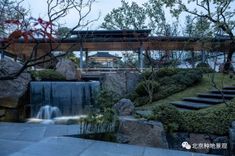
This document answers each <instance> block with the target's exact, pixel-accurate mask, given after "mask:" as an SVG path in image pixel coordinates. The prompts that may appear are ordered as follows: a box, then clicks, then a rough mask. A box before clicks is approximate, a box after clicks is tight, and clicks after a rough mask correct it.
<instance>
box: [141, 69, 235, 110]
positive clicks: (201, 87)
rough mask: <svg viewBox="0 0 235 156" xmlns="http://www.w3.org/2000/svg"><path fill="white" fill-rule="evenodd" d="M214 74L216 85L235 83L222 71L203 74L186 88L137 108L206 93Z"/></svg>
mask: <svg viewBox="0 0 235 156" xmlns="http://www.w3.org/2000/svg"><path fill="white" fill-rule="evenodd" d="M213 76H214V82H215V83H216V85H217V87H219V88H222V87H223V86H232V85H233V84H235V78H229V75H225V74H222V73H215V74H211V73H210V74H204V75H203V79H202V81H201V82H200V83H199V84H197V85H195V86H193V87H190V88H187V89H186V90H184V91H182V92H179V93H176V94H173V95H171V96H169V97H167V98H165V99H162V100H158V101H155V102H153V103H152V104H148V105H144V106H142V107H139V108H137V109H140V110H142V109H144V110H146V109H151V108H153V107H154V106H156V105H158V104H169V103H170V102H172V101H180V100H181V99H182V98H184V97H195V96H197V94H198V93H206V92H208V91H209V90H213V89H215V88H213V85H212V77H213Z"/></svg>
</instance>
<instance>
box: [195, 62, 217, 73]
mask: <svg viewBox="0 0 235 156" xmlns="http://www.w3.org/2000/svg"><path fill="white" fill-rule="evenodd" d="M196 69H197V70H198V71H200V72H201V73H213V72H215V71H214V70H213V69H212V68H211V66H210V65H209V64H208V63H199V64H198V65H197V67H196Z"/></svg>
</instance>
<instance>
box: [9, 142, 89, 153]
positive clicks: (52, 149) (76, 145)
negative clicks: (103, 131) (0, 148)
mask: <svg viewBox="0 0 235 156" xmlns="http://www.w3.org/2000/svg"><path fill="white" fill-rule="evenodd" d="M92 143H93V141H89V140H84V139H76V138H67V137H52V138H47V139H44V140H42V141H40V142H38V143H35V144H33V145H31V146H28V147H26V148H24V149H23V150H21V151H20V152H17V153H14V154H12V156H22V155H24V154H26V155H31V156H78V155H79V154H81V153H82V152H83V151H84V150H86V149H87V148H88V147H89V146H91V145H92ZM93 152H94V151H93Z"/></svg>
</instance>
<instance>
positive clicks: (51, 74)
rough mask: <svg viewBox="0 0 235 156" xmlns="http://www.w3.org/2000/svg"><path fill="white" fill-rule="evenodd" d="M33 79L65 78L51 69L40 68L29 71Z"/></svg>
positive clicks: (61, 79) (53, 79)
mask: <svg viewBox="0 0 235 156" xmlns="http://www.w3.org/2000/svg"><path fill="white" fill-rule="evenodd" d="M31 75H32V78H33V80H42V81H63V80H66V78H65V77H64V76H63V75H61V74H60V73H58V72H57V71H55V70H52V69H46V70H40V71H31Z"/></svg>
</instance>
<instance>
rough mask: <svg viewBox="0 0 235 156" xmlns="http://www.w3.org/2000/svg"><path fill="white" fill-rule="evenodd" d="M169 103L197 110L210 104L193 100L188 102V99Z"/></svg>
mask: <svg viewBox="0 0 235 156" xmlns="http://www.w3.org/2000/svg"><path fill="white" fill-rule="evenodd" d="M171 104H172V105H174V106H176V107H179V108H184V109H191V110H198V109H202V108H207V107H209V106H211V105H209V104H205V103H195V102H188V101H175V102H171Z"/></svg>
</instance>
